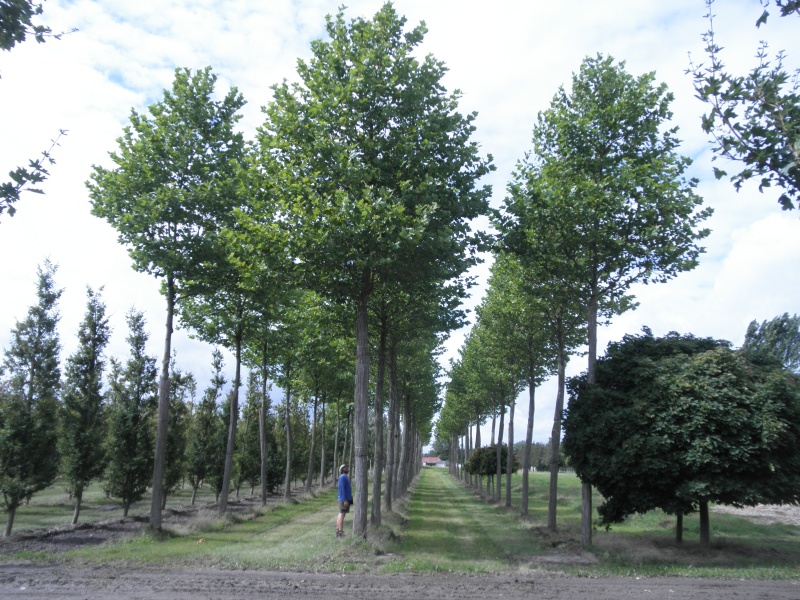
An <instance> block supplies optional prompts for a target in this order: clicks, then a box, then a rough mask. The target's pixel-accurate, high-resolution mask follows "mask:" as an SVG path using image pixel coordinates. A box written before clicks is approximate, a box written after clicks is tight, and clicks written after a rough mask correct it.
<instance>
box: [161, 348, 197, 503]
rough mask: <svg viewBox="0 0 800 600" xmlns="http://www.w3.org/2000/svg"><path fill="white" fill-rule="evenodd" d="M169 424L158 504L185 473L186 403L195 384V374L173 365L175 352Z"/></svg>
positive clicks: (191, 396) (187, 405)
mask: <svg viewBox="0 0 800 600" xmlns="http://www.w3.org/2000/svg"><path fill="white" fill-rule="evenodd" d="M169 377H170V383H169V427H168V428H167V450H166V456H165V459H164V484H163V489H164V495H163V500H162V501H161V508H162V509H164V508H165V507H166V505H167V494H171V493H173V492H175V491H176V490H177V489H178V487H179V486H180V485H181V484H182V483H183V480H184V477H185V475H186V454H187V452H186V446H187V439H188V436H189V431H188V430H189V404H190V403H191V402H192V398H193V396H194V394H195V390H196V388H197V384H196V382H195V379H194V375H192V374H191V373H184V372H183V371H181V370H180V369H178V368H177V367H176V366H175V353H174V352H173V354H172V362H171V364H170V375H169Z"/></svg>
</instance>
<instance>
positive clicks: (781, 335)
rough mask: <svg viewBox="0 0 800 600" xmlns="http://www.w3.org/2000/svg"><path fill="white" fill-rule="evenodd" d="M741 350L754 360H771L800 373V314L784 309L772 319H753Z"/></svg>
mask: <svg viewBox="0 0 800 600" xmlns="http://www.w3.org/2000/svg"><path fill="white" fill-rule="evenodd" d="M742 351H744V352H745V353H746V354H748V355H749V356H750V359H751V360H759V361H765V362H772V363H775V364H778V365H781V366H783V367H784V368H786V369H789V370H790V371H792V372H794V373H796V374H800V316H798V315H792V316H789V313H783V314H782V315H781V316H779V317H775V318H774V319H771V320H769V321H762V322H761V324H759V323H758V322H757V321H751V322H750V325H748V327H747V333H746V334H745V336H744V344H742Z"/></svg>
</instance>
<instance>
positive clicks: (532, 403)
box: [520, 369, 536, 517]
mask: <svg viewBox="0 0 800 600" xmlns="http://www.w3.org/2000/svg"><path fill="white" fill-rule="evenodd" d="M532 371H533V369H530V371H529V374H528V427H527V429H526V431H525V451H524V452H523V454H522V498H521V499H520V514H521V515H522V516H523V517H526V516H528V494H529V490H530V487H529V485H530V484H529V479H530V474H529V471H530V470H531V445H532V444H533V413H534V411H535V409H536V386H535V385H534V381H533V376H532Z"/></svg>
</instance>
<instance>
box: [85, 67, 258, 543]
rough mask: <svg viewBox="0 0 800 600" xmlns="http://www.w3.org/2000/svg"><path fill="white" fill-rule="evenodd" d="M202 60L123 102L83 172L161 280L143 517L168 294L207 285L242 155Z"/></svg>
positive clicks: (140, 262) (157, 481)
mask: <svg viewBox="0 0 800 600" xmlns="http://www.w3.org/2000/svg"><path fill="white" fill-rule="evenodd" d="M215 83H216V76H215V75H214V74H213V73H212V72H211V69H210V68H206V69H203V70H201V71H196V72H194V73H192V72H190V71H189V70H188V69H176V71H175V81H174V82H173V85H172V89H171V90H165V91H164V98H163V100H162V101H161V102H157V103H155V104H153V105H151V106H150V107H149V110H148V112H149V115H147V114H139V113H137V112H136V111H131V117H130V120H131V124H130V125H129V126H127V127H126V128H125V129H124V131H123V135H122V137H120V138H119V139H118V140H117V143H118V145H119V151H118V152H112V153H111V155H110V156H111V160H112V161H113V162H114V164H115V167H114V168H113V169H106V168H104V167H100V166H95V167H94V168H93V172H92V175H91V181H89V182H87V186H88V188H89V196H90V198H91V201H92V214H94V215H95V216H98V217H101V218H104V219H106V220H107V221H108V222H109V223H110V224H111V225H112V226H113V227H114V228H115V229H116V230H117V232H118V233H119V241H120V242H121V243H123V244H125V245H126V246H128V248H129V253H130V255H131V258H132V259H133V263H134V268H135V269H136V270H138V271H143V272H146V273H150V274H151V275H154V276H155V277H158V278H159V279H161V280H162V287H161V290H162V292H163V294H164V295H165V297H166V301H167V306H166V309H167V318H166V335H165V342H164V355H163V357H162V361H161V376H160V380H159V395H158V431H157V434H156V453H155V461H154V465H153V494H152V503H151V508H150V525H151V527H153V529H156V530H158V529H160V528H161V504H162V501H163V498H162V495H163V488H162V482H163V472H164V457H165V455H166V454H165V453H166V444H167V427H168V420H169V361H170V357H171V355H172V350H171V343H172V331H173V319H174V313H175V306H176V303H177V302H179V301H180V299H182V298H186V297H190V296H193V295H196V294H197V293H199V292H200V291H203V290H207V289H208V286H209V285H213V282H214V279H215V272H214V266H215V265H217V264H219V263H220V262H224V261H221V259H222V257H221V256H220V255H219V251H220V248H221V244H219V243H218V233H219V231H220V229H221V228H222V227H224V226H225V225H226V224H230V223H232V219H233V209H234V206H235V202H236V200H237V195H236V193H234V192H235V186H236V184H237V180H236V178H235V177H234V173H235V172H236V171H237V169H238V165H239V163H240V161H241V159H242V156H243V151H242V149H243V144H244V142H243V139H242V135H241V133H238V132H236V131H235V130H234V127H235V125H236V122H237V121H238V120H239V118H240V115H238V114H237V113H238V111H239V109H240V108H241V107H242V106H243V105H244V100H243V98H242V96H241V94H239V92H238V91H237V90H236V89H235V88H233V89H231V90H230V91H229V92H228V93H227V94H226V95H225V96H224V97H223V98H222V99H221V100H215V99H214V86H215Z"/></svg>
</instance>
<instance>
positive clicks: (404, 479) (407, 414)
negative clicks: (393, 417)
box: [395, 380, 411, 498]
mask: <svg viewBox="0 0 800 600" xmlns="http://www.w3.org/2000/svg"><path fill="white" fill-rule="evenodd" d="M404 383H405V386H404V387H405V388H406V390H405V391H404V393H403V433H402V436H401V440H400V463H399V465H398V468H397V485H396V486H395V498H400V497H401V496H402V495H403V494H405V492H406V489H407V487H406V486H407V484H408V480H409V477H408V467H409V465H410V462H411V461H410V460H409V456H408V455H409V452H410V451H411V397H410V394H411V392H410V391H408V381H407V380H406V381H404Z"/></svg>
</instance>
